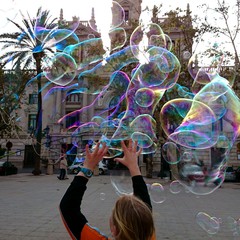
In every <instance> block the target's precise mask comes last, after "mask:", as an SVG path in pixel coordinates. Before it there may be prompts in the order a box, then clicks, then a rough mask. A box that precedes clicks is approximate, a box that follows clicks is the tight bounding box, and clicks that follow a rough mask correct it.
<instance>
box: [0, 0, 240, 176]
mask: <svg viewBox="0 0 240 240" xmlns="http://www.w3.org/2000/svg"><path fill="white" fill-rule="evenodd" d="M117 2H119V4H120V5H121V6H122V7H123V9H124V16H125V22H124V24H123V27H124V28H125V29H131V27H132V25H131V24H132V22H135V23H136V22H137V21H138V19H139V16H140V13H141V0H123V1H120V0H118V1H117ZM118 16H119V17H120V15H118ZM59 19H60V21H64V11H63V10H61V14H60V18H59ZM73 20H74V19H73ZM75 20H76V19H75ZM113 21H118V19H114V20H113ZM164 21H165V20H164V19H161V21H160V22H161V23H162V24H164ZM90 22H91V25H94V24H95V15H94V9H93V10H92V18H91V20H90ZM75 33H76V34H77V36H78V37H79V39H80V41H84V40H86V39H88V38H89V35H94V36H95V37H99V36H100V35H99V33H96V32H95V31H94V30H93V29H92V28H90V27H89V22H87V21H81V22H80V24H79V26H78V28H77V29H76V31H75ZM168 34H169V37H170V38H171V39H172V41H173V43H174V44H175V46H176V47H175V48H176V49H177V51H178V53H179V56H181V54H182V53H183V51H184V46H183V43H182V41H181V39H182V38H183V36H182V33H181V30H180V29H179V28H174V29H172V30H171V31H170V32H169V33H168ZM84 54H85V53H84V52H80V53H79V55H78V56H79V59H82V60H83V59H84V58H85V57H86V55H84ZM108 70H109V69H106V71H105V72H103V71H101V72H96V74H95V75H97V76H98V79H97V80H98V81H96V82H95V83H93V84H92V83H91V80H92V81H94V80H96V79H90V78H88V77H86V76H85V77H83V79H80V80H81V81H82V82H81V84H82V85H81V87H84V88H86V89H89V88H91V87H93V86H94V87H95V88H96V89H103V88H104V86H105V85H106V83H108V82H109V78H110V75H111V73H112V72H111V71H108ZM80 80H79V79H78V77H77V76H76V77H75V79H74V80H73V81H72V82H71V87H69V88H62V89H57V90H56V91H54V90H52V91H51V92H49V91H50V89H51V88H52V87H53V84H50V85H48V86H47V85H46V87H44V88H43V91H42V96H43V122H42V126H43V139H42V156H41V158H42V163H43V164H45V163H46V162H47V160H48V159H51V160H53V161H56V160H57V159H58V158H59V157H60V155H61V153H62V152H63V151H65V152H66V151H69V159H70V160H73V159H74V158H75V156H76V154H77V153H79V152H81V151H82V149H83V148H84V146H85V144H86V143H87V142H88V140H89V138H90V137H89V134H91V132H90V133H89V132H88V133H82V134H80V135H79V136H78V137H79V138H80V139H79V145H78V146H77V147H75V146H74V144H73V141H74V139H73V138H74V136H73V135H72V131H71V130H69V128H70V127H71V126H72V125H73V124H75V123H86V122H90V121H91V119H93V118H94V116H97V115H98V113H100V112H103V110H104V109H111V105H112V104H114V101H117V99H116V98H115V96H116V89H111V88H109V89H108V91H106V92H105V94H104V95H102V96H101V97H100V98H98V99H97V100H96V94H81V93H79V91H78V87H79V81H80ZM47 83H48V80H47V79H43V82H42V86H45V84H47ZM37 97H38V94H37V85H36V84H34V82H33V83H32V84H29V85H28V87H27V89H26V91H25V97H24V99H23V104H22V107H21V109H19V110H18V113H17V114H18V116H20V121H19V126H20V128H21V129H22V130H23V131H21V133H19V135H18V137H17V138H14V139H1V142H0V144H1V146H2V147H5V145H6V142H7V141H11V142H12V143H13V147H12V149H11V151H12V152H13V153H15V154H11V155H10V156H9V161H12V162H13V163H14V164H15V165H16V166H17V167H19V168H26V167H33V166H34V156H35V154H36V151H35V149H34V145H35V141H36V139H35V138H34V129H35V128H36V118H37ZM93 103H94V104H93ZM89 106H91V107H89ZM85 107H87V111H80V112H79V109H82V108H85ZM108 114H110V113H109V111H105V113H104V114H103V115H102V116H103V117H107V116H108ZM66 115H68V117H66V118H64V119H63V120H62V121H59V120H60V119H61V118H63V116H66ZM98 137H99V136H96V140H97V138H98ZM91 139H92V136H91ZM160 141H161V140H160ZM160 146H161V144H160V143H159V148H158V150H157V152H156V153H155V154H154V156H153V170H154V171H156V172H159V171H160V170H161V158H162V157H161V154H160V152H161V149H160ZM212 157H216V154H215V152H214V150H209V151H208V152H206V151H202V159H203V161H207V160H208V159H209V158H212ZM229 158H230V164H231V165H235V166H238V165H239V160H240V143H238V142H237V143H236V144H235V145H234V147H233V148H232V150H231V152H230V157H229ZM140 165H141V168H142V171H143V172H144V171H145V165H146V163H144V161H143V159H142V158H141V159H140Z"/></svg>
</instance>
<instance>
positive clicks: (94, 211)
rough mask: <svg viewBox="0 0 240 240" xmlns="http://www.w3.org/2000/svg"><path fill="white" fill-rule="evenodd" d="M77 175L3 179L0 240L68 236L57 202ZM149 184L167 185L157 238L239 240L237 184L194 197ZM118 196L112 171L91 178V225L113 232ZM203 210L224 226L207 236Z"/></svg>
mask: <svg viewBox="0 0 240 240" xmlns="http://www.w3.org/2000/svg"><path fill="white" fill-rule="evenodd" d="M73 177H74V176H73V175H69V179H68V180H65V181H59V180H58V179H57V175H56V174H54V175H44V174H42V175H40V176H33V175H32V174H31V173H20V174H17V175H11V176H3V177H0V186H1V195H0V213H1V215H0V239H1V240H20V239H21V240H40V239H43V240H55V239H57V240H66V239H70V237H69V236H68V234H67V232H66V230H65V228H64V225H63V224H62V221H61V218H60V214H59V211H58V204H59V202H60V200H61V197H62V196H63V194H64V192H65V191H66V189H67V187H68V186H69V184H70V182H71V180H72V179H73ZM146 182H147V183H150V184H151V183H153V182H160V183H161V184H162V185H164V187H165V191H164V194H165V198H166V200H165V201H164V202H163V203H158V204H156V203H153V214H154V218H155V223H156V233H157V239H173V240H183V239H184V240H186V239H187V240H188V239H189V240H205V239H210V238H211V239H212V240H226V239H227V240H228V239H234V240H237V239H240V236H239V235H238V236H235V237H234V236H233V235H236V234H237V233H236V231H235V230H234V229H230V227H229V223H228V217H232V218H234V219H238V218H240V204H239V199H240V184H239V183H224V184H223V187H222V188H220V189H218V190H216V191H215V192H214V193H212V194H210V195H206V196H196V195H193V194H191V193H186V192H185V191H182V192H180V193H179V194H172V193H171V192H170V191H169V183H170V182H166V181H164V180H161V179H146ZM117 198H118V195H117V194H116V193H115V190H114V189H113V186H112V185H111V181H110V176H109V175H106V176H93V178H92V179H91V180H90V181H89V183H88V189H87V191H86V193H85V197H84V201H83V205H82V211H83V212H84V213H86V216H87V218H88V220H89V222H90V223H91V224H92V225H94V226H96V227H98V228H99V229H100V230H101V231H102V232H104V233H106V234H109V233H110V231H109V227H108V219H109V216H110V214H111V209H112V207H113V205H114V202H115V200H116V199H117ZM102 199H103V200H102ZM199 212H205V213H207V214H209V215H210V216H212V217H216V218H218V219H219V221H220V229H219V231H218V232H217V233H216V234H214V235H209V234H207V233H206V231H204V230H203V229H202V228H201V227H200V226H199V225H198V224H197V223H196V220H195V216H196V214H197V213H199ZM208 224H210V223H208ZM239 231H240V230H239ZM239 234H240V233H239Z"/></svg>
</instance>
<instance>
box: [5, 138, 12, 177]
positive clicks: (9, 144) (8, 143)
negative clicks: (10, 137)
mask: <svg viewBox="0 0 240 240" xmlns="http://www.w3.org/2000/svg"><path fill="white" fill-rule="evenodd" d="M12 146H13V144H12V142H10V141H8V142H7V143H6V148H7V166H6V170H5V175H7V170H8V160H9V151H10V150H11V148H12Z"/></svg>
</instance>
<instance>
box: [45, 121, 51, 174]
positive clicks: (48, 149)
mask: <svg viewBox="0 0 240 240" xmlns="http://www.w3.org/2000/svg"><path fill="white" fill-rule="evenodd" d="M44 131H45V133H46V143H45V146H46V148H47V151H48V154H47V174H48V175H52V174H53V161H52V160H51V159H50V147H51V143H52V141H51V135H50V134H49V132H50V127H49V126H48V125H47V126H46V128H45V129H44Z"/></svg>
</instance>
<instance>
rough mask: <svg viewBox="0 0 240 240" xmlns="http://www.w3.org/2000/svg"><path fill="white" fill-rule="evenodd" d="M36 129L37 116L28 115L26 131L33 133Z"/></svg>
mask: <svg viewBox="0 0 240 240" xmlns="http://www.w3.org/2000/svg"><path fill="white" fill-rule="evenodd" d="M36 127H37V114H29V115H28V130H29V131H33V130H35V129H36Z"/></svg>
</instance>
